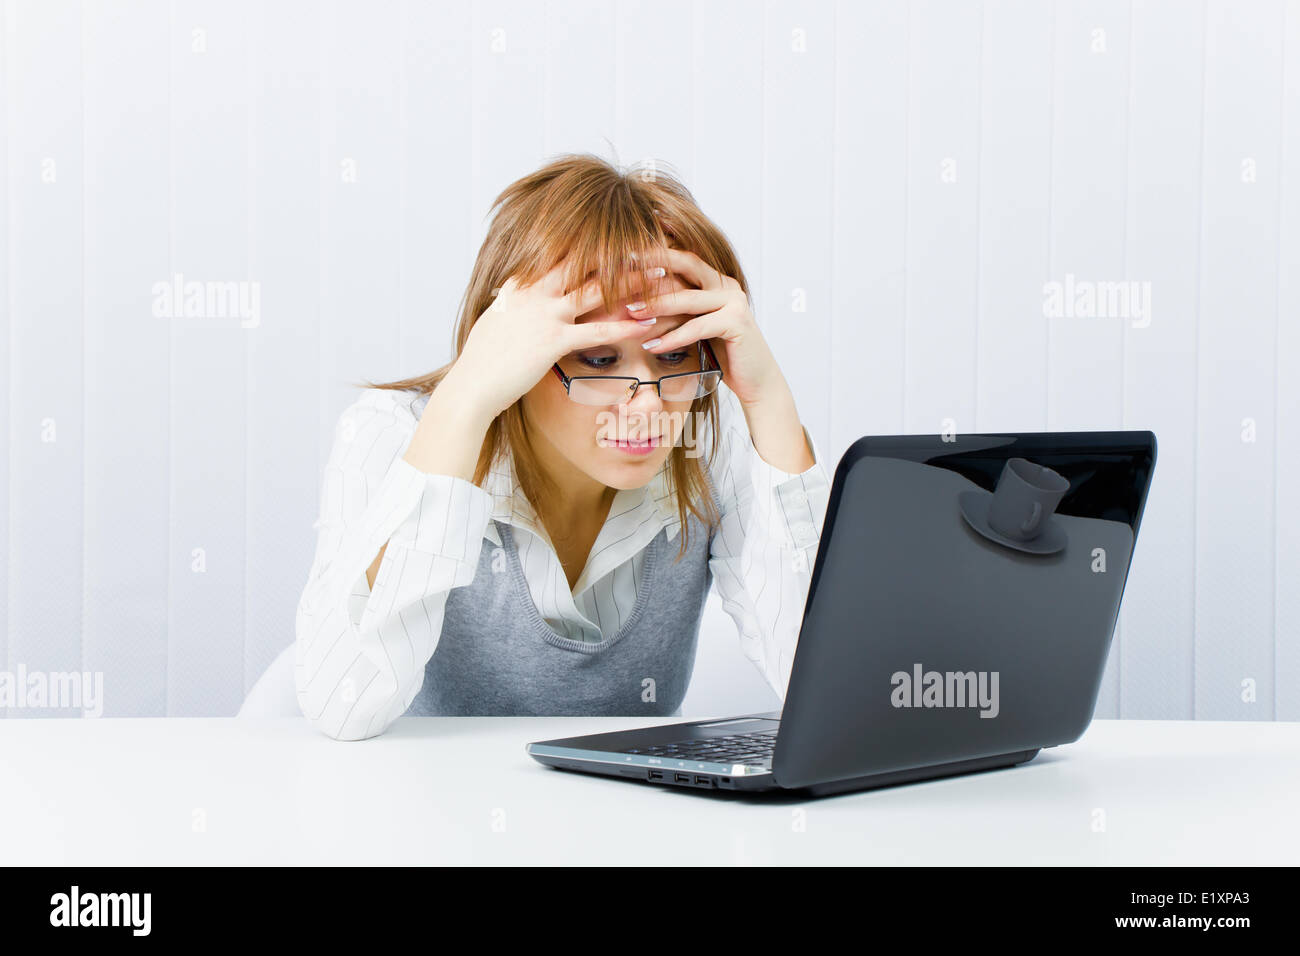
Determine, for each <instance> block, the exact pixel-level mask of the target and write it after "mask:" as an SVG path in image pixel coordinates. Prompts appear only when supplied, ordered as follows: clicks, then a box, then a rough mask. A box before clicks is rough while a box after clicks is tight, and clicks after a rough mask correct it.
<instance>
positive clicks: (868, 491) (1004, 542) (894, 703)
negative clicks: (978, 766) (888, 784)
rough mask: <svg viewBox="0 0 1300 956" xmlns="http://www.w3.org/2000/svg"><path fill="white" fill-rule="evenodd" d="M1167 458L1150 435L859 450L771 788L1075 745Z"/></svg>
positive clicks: (877, 440)
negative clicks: (1155, 474) (1160, 463)
mask: <svg viewBox="0 0 1300 956" xmlns="http://www.w3.org/2000/svg"><path fill="white" fill-rule="evenodd" d="M1012 459H1015V463H1014V466H1013V467H1012V468H1011V469H1008V461H1009V460H1012ZM1155 459H1156V439H1155V435H1154V434H1152V433H1151V432H1149V431H1112V432H1039V433H1026V434H972V435H965V436H957V437H955V438H954V437H949V438H947V439H945V438H944V437H942V436H938V435H908V436H894V437H866V438H861V439H859V440H858V441H856V442H855V443H854V444H853V445H852V446H851V447H850V448H849V449H848V450H847V451H846V452H845V454H844V456H843V458H842V459H841V460H840V463H839V465H838V467H837V468H836V471H835V479H834V484H833V486H832V490H831V497H830V502H829V504H828V507H827V513H826V522H825V526H824V528H823V532H822V538H821V542H820V544H819V546H818V551H817V561H816V565H815V567H814V569H813V575H812V579H811V584H810V587H809V591H808V600H807V602H806V604H805V607H804V617H803V625H802V629H801V632H800V637H799V645H798V650H797V652H796V656H795V661H794V664H793V668H792V671H791V676H790V683H789V687H788V688H787V692H786V698H785V706H784V709H783V712H782V719H781V733H780V737H779V739H778V741H777V745H776V750H775V753H774V755H773V774H774V777H775V778H776V780H777V782H778V783H779V784H780V785H782V786H785V787H798V786H806V785H808V784H813V783H820V782H824V781H829V780H839V779H844V778H846V777H854V776H861V775H865V774H872V773H882V772H887V771H891V770H903V769H908V768H911V767H920V766H929V765H933V764H939V763H949V762H953V761H958V760H964V759H972V758H976V757H984V756H992V755H995V754H1002V753H1011V752H1014V751H1022V750H1032V749H1034V748H1041V747H1048V746H1054V745H1056V744H1061V743H1068V742H1070V741H1073V740H1076V739H1078V738H1079V736H1081V735H1082V733H1083V731H1084V730H1085V729H1086V728H1087V726H1088V723H1089V722H1090V721H1091V719H1092V713H1093V709H1094V707H1095V705H1096V702H1097V693H1098V689H1099V687H1100V682H1101V678H1102V674H1103V672H1104V669H1105V665H1106V657H1107V652H1108V649H1109V647H1110V641H1111V636H1112V634H1113V633H1114V628H1115V622H1116V619H1117V617H1118V614H1119V607H1120V598H1121V596H1122V595H1123V592H1124V585H1125V582H1126V580H1127V578H1128V570H1129V566H1130V563H1131V560H1132V554H1133V547H1134V544H1135V542H1136V539H1137V533H1138V528H1139V525H1140V523H1141V518H1142V511H1143V507H1144V505H1145V502H1146V496H1147V491H1148V489H1149V487H1150V481H1151V474H1152V470H1153V468H1154V467H1155ZM1044 469H1046V470H1044ZM1003 482H1005V483H1006V484H1005V485H1003ZM1054 483H1055V484H1054ZM1067 483H1068V484H1067Z"/></svg>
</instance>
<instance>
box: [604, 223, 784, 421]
mask: <svg viewBox="0 0 1300 956" xmlns="http://www.w3.org/2000/svg"><path fill="white" fill-rule="evenodd" d="M656 265H662V266H663V267H664V268H665V269H666V270H667V271H668V272H669V273H674V274H676V275H678V276H680V277H681V278H682V280H683V281H685V282H686V283H688V284H691V285H694V286H696V288H694V289H681V290H678V291H676V292H667V293H664V294H663V295H658V296H652V297H648V298H646V299H645V307H644V308H642V309H637V310H636V311H635V312H631V311H629V313H628V314H629V315H630V316H631V317H632V318H634V319H639V318H644V317H646V316H651V315H694V316H695V318H693V319H688V320H687V321H685V322H683V323H682V324H681V325H679V326H678V327H677V328H675V329H673V330H672V331H671V332H665V333H664V334H663V335H662V336H660V337H659V338H658V339H650V340H649V341H651V342H654V343H655V344H654V345H651V346H650V347H649V349H648V351H650V352H653V353H655V354H659V353H661V352H670V351H672V350H674V349H680V348H682V347H683V346H687V345H690V344H692V343H694V342H697V341H700V340H701V339H709V340H710V344H711V345H712V346H713V353H714V355H716V356H717V359H718V364H719V365H721V366H722V380H723V381H724V382H726V383H727V387H728V388H730V389H731V390H732V391H733V392H734V393H735V394H736V397H737V398H738V399H739V400H740V403H741V405H742V406H746V407H748V406H751V405H756V404H758V402H759V400H760V399H761V398H763V397H764V396H765V395H767V394H768V390H769V389H782V388H786V389H788V387H789V386H788V385H787V384H786V382H785V377H784V376H783V375H782V374H781V370H780V368H778V366H777V364H776V358H775V356H773V354H772V350H771V349H770V348H768V345H767V341H766V340H765V339H764V338H763V335H762V333H761V332H760V331H759V329H758V323H757V322H756V321H755V320H754V312H753V310H752V309H751V308H750V306H749V297H748V296H746V295H745V290H744V289H742V288H741V287H740V283H739V282H737V281H736V280H735V279H733V278H732V277H731V276H728V275H723V274H722V273H720V272H719V271H718V270H717V269H714V268H713V267H712V266H710V265H709V264H708V263H706V262H704V260H702V259H701V258H700V257H699V256H697V255H696V254H695V253H693V252H688V251H686V250H684V249H669V248H662V249H661V250H660V252H659V255H658V256H656V257H655V258H654V259H653V261H649V260H648V261H647V262H646V263H644V267H645V268H652V267H653V266H656ZM719 344H721V346H722V347H721V348H719V347H718V346H719Z"/></svg>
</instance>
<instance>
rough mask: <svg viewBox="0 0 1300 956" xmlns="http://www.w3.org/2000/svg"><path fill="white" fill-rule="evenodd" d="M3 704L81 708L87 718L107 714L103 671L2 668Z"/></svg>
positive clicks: (0, 693)
mask: <svg viewBox="0 0 1300 956" xmlns="http://www.w3.org/2000/svg"><path fill="white" fill-rule="evenodd" d="M0 707H10V708H18V709H21V708H24V707H52V708H55V709H58V710H73V709H76V710H80V711H81V712H82V716H84V717H102V716H103V714H104V672H103V671H84V672H82V671H31V672H28V670H27V667H26V666H25V665H23V664H21V663H20V664H19V665H18V670H17V671H0Z"/></svg>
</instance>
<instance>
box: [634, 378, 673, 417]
mask: <svg viewBox="0 0 1300 956" xmlns="http://www.w3.org/2000/svg"><path fill="white" fill-rule="evenodd" d="M663 405H664V403H663V401H662V400H661V399H660V398H659V389H657V388H656V387H655V383H654V382H646V381H643V382H641V384H640V385H638V386H637V387H636V394H635V395H633V396H632V397H631V398H630V399H628V401H627V407H628V408H631V409H641V410H645V411H658V410H659V409H661V408H663Z"/></svg>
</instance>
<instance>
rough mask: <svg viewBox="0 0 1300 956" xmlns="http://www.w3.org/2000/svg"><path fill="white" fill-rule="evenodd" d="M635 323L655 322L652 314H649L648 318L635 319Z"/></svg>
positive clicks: (651, 323) (647, 323) (648, 323)
mask: <svg viewBox="0 0 1300 956" xmlns="http://www.w3.org/2000/svg"><path fill="white" fill-rule="evenodd" d="M636 324H637V325H654V324H655V317H654V316H653V315H652V316H650V318H648V319H637V320H636Z"/></svg>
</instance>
